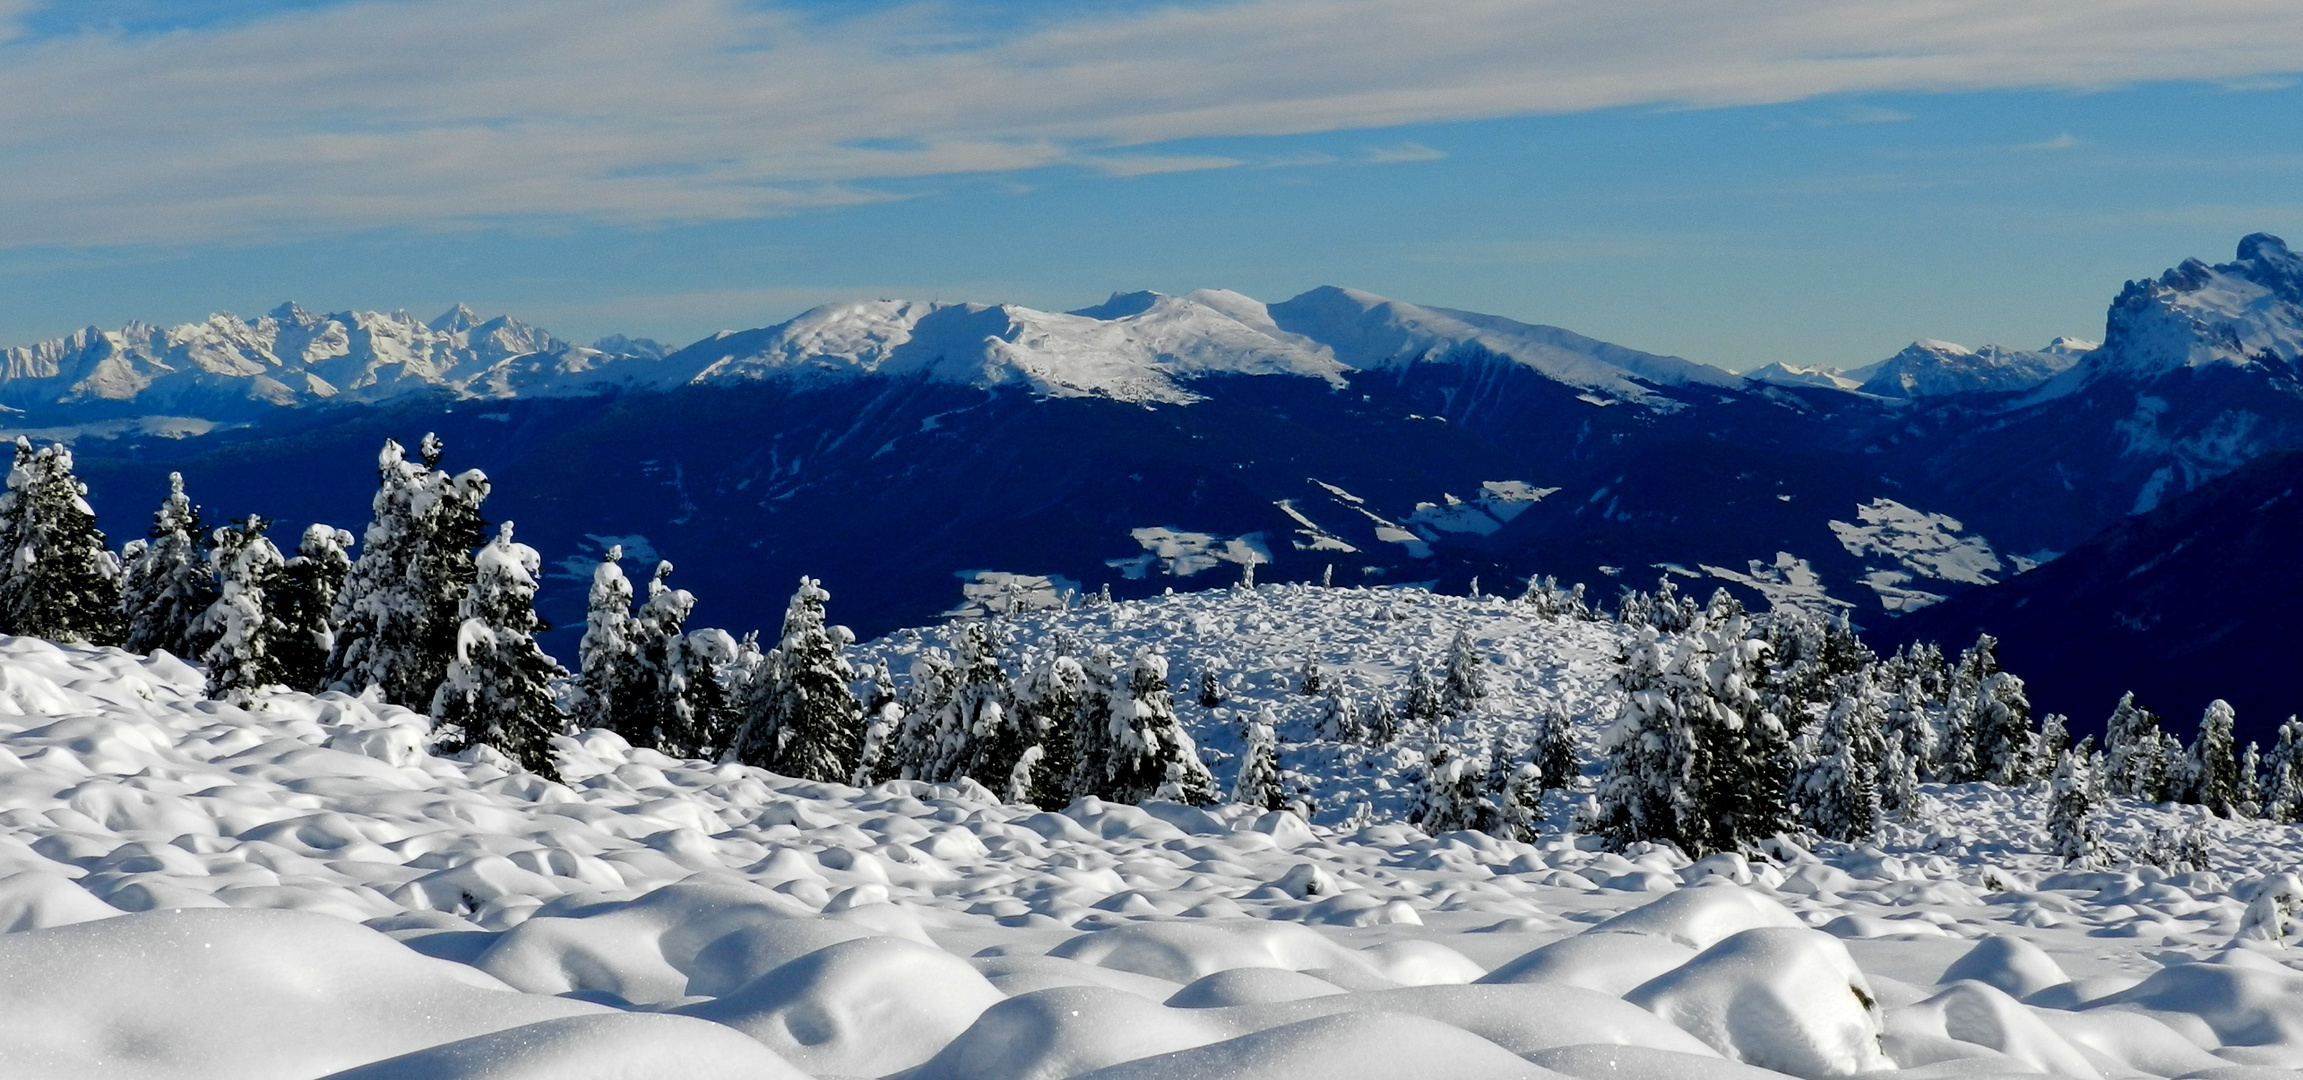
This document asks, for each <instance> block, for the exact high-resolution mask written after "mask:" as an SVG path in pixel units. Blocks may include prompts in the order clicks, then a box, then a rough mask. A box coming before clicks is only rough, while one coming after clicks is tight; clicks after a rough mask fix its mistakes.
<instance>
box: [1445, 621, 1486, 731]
mask: <svg viewBox="0 0 2303 1080" xmlns="http://www.w3.org/2000/svg"><path fill="white" fill-rule="evenodd" d="M1486 700H1487V655H1486V654H1485V653H1482V652H1481V651H1480V650H1479V646H1478V644H1477V643H1476V642H1474V641H1472V639H1471V633H1470V631H1466V630H1458V631H1456V632H1455V640H1454V641H1453V642H1450V643H1449V645H1448V648H1447V675H1446V678H1445V679H1444V680H1442V682H1441V684H1440V694H1439V707H1440V711H1441V712H1444V713H1446V714H1448V715H1450V716H1468V715H1470V714H1472V713H1474V712H1477V711H1479V707H1480V705H1481V703H1482V702H1484V701H1486Z"/></svg>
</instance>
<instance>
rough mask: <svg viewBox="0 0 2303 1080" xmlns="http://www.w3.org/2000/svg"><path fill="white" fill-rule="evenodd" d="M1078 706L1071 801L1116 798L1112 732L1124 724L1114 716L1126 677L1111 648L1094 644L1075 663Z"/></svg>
mask: <svg viewBox="0 0 2303 1080" xmlns="http://www.w3.org/2000/svg"><path fill="white" fill-rule="evenodd" d="M1077 664H1078V667H1079V684H1078V687H1077V693H1078V706H1077V708H1075V709H1074V710H1073V712H1072V722H1071V729H1072V755H1073V758H1072V777H1071V784H1070V785H1069V790H1070V792H1071V797H1072V798H1074V799H1078V798H1084V797H1086V796H1090V795H1093V796H1096V797H1098V798H1106V799H1108V798H1114V797H1116V793H1115V790H1114V788H1113V783H1112V777H1113V776H1114V775H1116V772H1117V755H1118V753H1119V749H1118V747H1119V744H1118V741H1117V740H1116V739H1115V738H1114V737H1113V734H1112V733H1113V730H1114V729H1115V728H1116V727H1117V726H1119V725H1121V724H1124V723H1126V722H1127V721H1126V719H1125V718H1124V717H1120V716H1119V715H1118V708H1119V698H1120V695H1121V691H1122V687H1121V680H1122V679H1123V678H1124V677H1125V676H1126V672H1125V670H1124V669H1123V668H1122V667H1121V666H1120V659H1119V654H1118V653H1117V652H1115V651H1114V650H1113V649H1112V647H1111V646H1109V645H1105V644H1100V643H1099V644H1096V645H1094V646H1091V647H1090V648H1089V649H1088V650H1087V654H1086V655H1085V656H1082V657H1080V658H1079V659H1078V661H1077Z"/></svg>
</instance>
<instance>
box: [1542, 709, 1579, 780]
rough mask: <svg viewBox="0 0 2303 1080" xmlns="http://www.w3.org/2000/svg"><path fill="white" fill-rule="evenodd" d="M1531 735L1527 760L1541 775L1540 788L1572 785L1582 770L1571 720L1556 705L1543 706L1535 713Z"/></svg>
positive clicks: (1577, 742) (1577, 741)
mask: <svg viewBox="0 0 2303 1080" xmlns="http://www.w3.org/2000/svg"><path fill="white" fill-rule="evenodd" d="M1531 734H1532V735H1533V742H1534V747H1533V749H1532V750H1531V751H1530V753H1529V760H1530V761H1531V762H1533V763H1534V765H1535V767H1536V771H1537V772H1538V773H1539V774H1540V775H1541V777H1542V782H1543V787H1544V790H1546V791H1549V790H1552V789H1554V788H1566V787H1572V786H1573V785H1574V784H1575V778H1576V777H1577V776H1579V775H1581V774H1582V772H1583V753H1582V749H1581V745H1580V744H1581V740H1580V739H1579V738H1577V736H1576V732H1575V722H1574V721H1572V720H1570V719H1568V716H1567V713H1565V712H1563V711H1561V710H1560V709H1558V708H1550V709H1545V710H1544V711H1542V712H1540V713H1538V714H1536V718H1535V725H1534V731H1533V732H1532V733H1531Z"/></svg>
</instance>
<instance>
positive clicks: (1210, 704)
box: [1199, 666, 1223, 709]
mask: <svg viewBox="0 0 2303 1080" xmlns="http://www.w3.org/2000/svg"><path fill="white" fill-rule="evenodd" d="M1222 704H1223V687H1222V686H1220V685H1218V684H1217V683H1216V678H1215V668H1214V667H1212V666H1208V667H1202V668H1200V669H1199V707H1200V708H1203V709H1213V708H1217V707H1219V706H1221V705H1222Z"/></svg>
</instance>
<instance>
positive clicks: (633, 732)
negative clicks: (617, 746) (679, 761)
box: [585, 560, 749, 757]
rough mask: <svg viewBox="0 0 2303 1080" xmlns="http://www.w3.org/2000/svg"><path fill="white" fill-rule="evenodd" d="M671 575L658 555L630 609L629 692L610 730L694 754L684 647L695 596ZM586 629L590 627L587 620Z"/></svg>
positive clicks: (697, 735) (696, 738) (697, 739)
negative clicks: (679, 586)
mask: <svg viewBox="0 0 2303 1080" xmlns="http://www.w3.org/2000/svg"><path fill="white" fill-rule="evenodd" d="M671 576H672V564H671V562H670V561H669V560H658V561H657V563H656V572H655V575H654V576H653V577H651V578H649V579H648V595H647V599H645V600H644V601H642V602H641V604H640V606H639V609H638V610H637V611H635V612H633V614H632V622H631V624H630V625H631V631H630V632H631V649H632V651H631V654H630V667H629V668H628V673H627V679H628V682H626V684H625V685H626V687H627V693H628V694H629V697H628V698H627V699H626V700H627V703H625V704H622V705H621V711H620V712H619V714H618V715H617V717H616V720H617V723H618V725H619V726H617V727H615V728H613V729H612V730H614V731H615V732H616V733H617V734H619V735H622V736H623V737H624V739H625V741H627V742H630V743H631V744H632V745H633V746H645V747H649V748H651V749H657V750H661V751H663V752H664V753H666V754H670V755H671V756H673V757H693V756H695V755H696V754H697V753H699V752H701V749H702V747H701V746H700V743H701V742H702V741H703V740H702V732H701V729H700V728H699V727H698V725H697V722H696V701H695V695H694V693H693V692H692V691H691V689H690V678H689V675H690V673H689V671H688V663H687V659H688V658H687V654H686V649H685V648H684V646H685V644H686V641H687V626H688V615H689V614H690V613H691V612H693V611H694V610H695V608H696V597H695V595H694V594H693V593H690V592H688V591H687V590H686V589H675V588H672V586H671V581H670V579H671ZM585 629H586V631H587V632H589V630H590V626H589V625H588V623H587V625H586V628H585ZM747 708H749V704H748V703H747Z"/></svg>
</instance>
